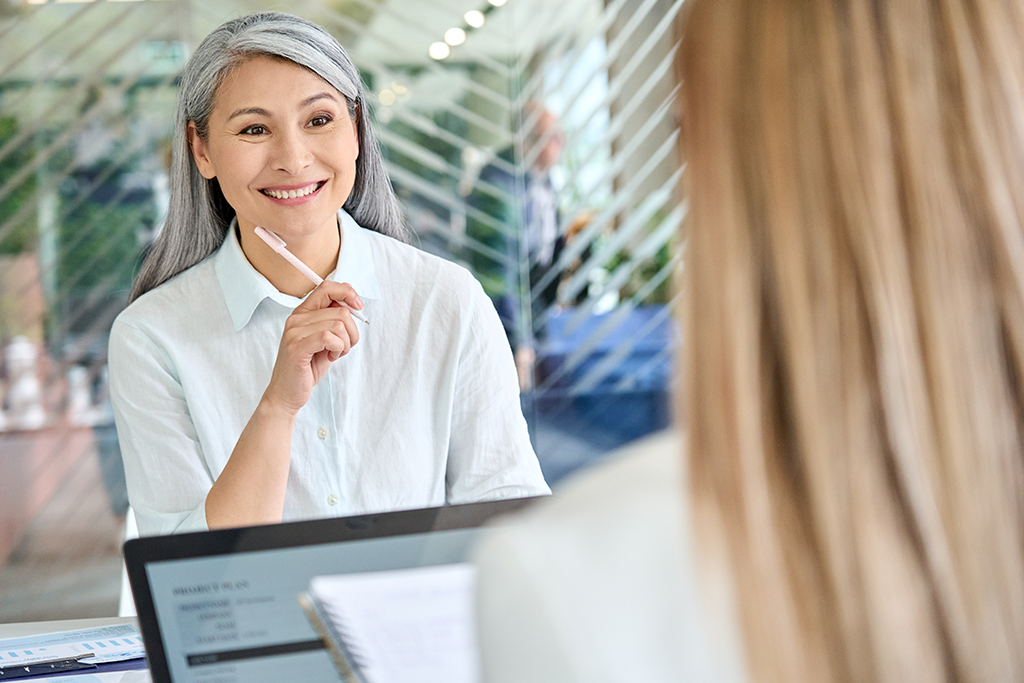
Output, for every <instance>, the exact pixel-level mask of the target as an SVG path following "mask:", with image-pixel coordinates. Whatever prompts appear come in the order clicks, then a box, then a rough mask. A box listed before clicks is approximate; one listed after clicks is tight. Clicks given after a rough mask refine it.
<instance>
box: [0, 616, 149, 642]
mask: <svg viewBox="0 0 1024 683" xmlns="http://www.w3.org/2000/svg"><path fill="white" fill-rule="evenodd" d="M119 624H136V625H138V622H137V621H136V619H135V617H99V618H97V619H66V620H60V621H29V622H25V623H21V624H0V638H20V637H22V636H34V635H38V634H41V633H53V632H55V631H76V630H78V629H82V628H96V627H98V626H117V625H119Z"/></svg>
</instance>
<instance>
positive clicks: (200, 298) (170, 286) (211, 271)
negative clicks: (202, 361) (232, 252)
mask: <svg viewBox="0 0 1024 683" xmlns="http://www.w3.org/2000/svg"><path fill="white" fill-rule="evenodd" d="M219 291H220V287H219V284H218V282H217V276H216V272H215V268H214V262H213V259H212V257H208V258H206V259H205V260H203V261H200V262H199V263H197V264H196V265H194V266H192V267H191V268H188V269H187V270H185V271H183V272H181V273H179V274H177V275H175V276H174V277H172V278H171V279H170V280H168V281H166V282H164V283H163V284H161V285H159V286H158V287H154V288H153V289H151V290H149V291H148V292H146V293H145V294H143V295H142V296H140V297H139V298H138V299H136V300H135V301H133V302H132V303H131V304H129V305H128V307H127V308H125V309H124V310H123V311H121V313H120V314H119V315H118V316H117V318H116V319H115V321H114V329H113V330H112V332H111V334H116V333H117V330H118V328H119V327H122V326H123V327H128V328H133V329H136V330H140V331H144V332H147V333H152V332H154V331H159V330H165V331H167V330H170V329H173V328H174V327H175V326H176V325H178V324H181V323H184V322H187V321H190V320H193V319H194V318H195V316H196V314H197V311H209V310H210V305H209V304H210V300H211V298H212V297H216V296H218V294H217V292H219Z"/></svg>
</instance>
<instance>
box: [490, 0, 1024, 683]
mask: <svg viewBox="0 0 1024 683" xmlns="http://www.w3.org/2000/svg"><path fill="white" fill-rule="evenodd" d="M687 6H688V9H687V10H686V13H685V14H686V17H685V20H684V22H683V48H682V50H681V51H680V52H679V57H678V76H679V79H680V82H681V96H680V103H681V107H680V109H681V119H682V125H683V138H682V153H683V156H684V157H685V160H686V162H687V164H688V166H687V173H686V181H685V192H686V194H687V196H688V198H689V202H690V214H689V220H688V228H689V236H688V246H687V265H686V269H685V275H684V283H683V286H684V293H685V297H684V301H685V303H684V312H683V319H684V321H685V333H686V341H685V343H684V349H683V352H682V363H681V367H680V386H681V387H682V395H681V397H680V400H679V401H678V404H679V417H680V420H679V423H680V426H681V429H680V430H679V435H680V436H678V437H677V436H673V435H664V436H661V437H658V438H656V439H654V440H653V441H648V442H646V443H644V444H641V445H638V446H636V447H635V448H634V449H633V450H632V451H631V452H629V453H626V454H623V455H622V457H619V458H615V459H613V460H612V461H610V462H609V463H608V464H607V465H603V466H602V467H601V469H598V470H591V471H589V472H587V473H585V474H583V475H582V476H581V477H579V478H578V479H576V480H575V481H574V482H573V483H572V484H570V485H568V486H567V487H565V488H563V489H562V491H561V493H560V495H558V496H556V497H555V498H553V499H552V500H550V501H547V502H546V503H545V504H542V505H540V506H537V507H536V508H534V509H533V510H532V511H530V512H528V513H527V514H525V515H524V516H522V517H521V518H519V519H517V520H516V521H515V522H513V523H510V524H508V525H506V526H504V527H503V528H500V529H498V530H496V531H494V532H493V533H492V535H490V536H489V537H488V538H487V539H486V540H485V542H484V543H483V544H482V547H480V548H479V553H478V563H479V569H480V573H479V617H480V626H481V643H482V657H483V669H484V678H485V680H488V681H523V680H529V681H562V682H564V681H574V680H588V681H627V680H629V681H636V680H643V681H669V680H672V681H678V680H716V681H721V680H744V679H745V680H754V681H759V682H766V681H778V682H782V681H786V682H787V683H791V682H793V681H815V682H822V681H893V682H896V681H906V680H915V681H1019V680H1022V679H1024V648H1022V647H1021V643H1022V642H1024V514H1022V505H1021V501H1022V500H1024V431H1022V427H1021V426H1022V425H1024V400H1022V395H1021V386H1022V385H1021V379H1022V377H1024V229H1022V221H1024V189H1022V188H1024V116H1022V112H1024V109H1022V106H1024V66H1022V65H1024V8H1022V7H1021V6H1020V5H1019V4H1017V3H978V2H971V1H970V0H948V1H946V2H932V1H929V0H904V1H903V2H899V3H880V4H879V3H870V2H864V1H863V0H843V1H840V0H836V1H835V2H827V3H807V2H796V1H794V0H690V2H688V3H687Z"/></svg>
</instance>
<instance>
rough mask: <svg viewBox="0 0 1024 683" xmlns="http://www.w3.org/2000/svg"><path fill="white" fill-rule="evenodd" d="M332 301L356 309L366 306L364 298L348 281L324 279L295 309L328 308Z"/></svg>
mask: <svg viewBox="0 0 1024 683" xmlns="http://www.w3.org/2000/svg"><path fill="white" fill-rule="evenodd" d="M332 302H338V303H341V304H345V305H346V306H349V307H351V308H354V309H356V310H360V309H362V308H363V307H364V304H363V300H362V299H360V298H359V294H357V293H356V290H355V289H354V288H353V287H352V285H350V284H348V283H347V282H331V281H330V280H324V281H323V282H322V283H320V285H319V286H318V287H317V288H316V289H314V290H313V291H312V292H310V293H309V296H307V297H306V300H305V301H303V302H302V303H301V304H299V306H298V307H297V308H296V309H295V310H299V309H302V310H309V311H312V310H317V309H320V308H328V307H329V306H331V304H332Z"/></svg>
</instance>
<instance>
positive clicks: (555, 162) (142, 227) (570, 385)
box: [0, 0, 685, 622]
mask: <svg viewBox="0 0 1024 683" xmlns="http://www.w3.org/2000/svg"><path fill="white" fill-rule="evenodd" d="M681 4H682V0H677V1H675V2H673V1H671V0H562V1H561V2H546V1H544V0H490V1H489V0H435V1H431V2H424V1H421V0H315V1H314V0H305V1H301V2H294V3H291V4H290V5H289V11H292V12H294V13H296V14H300V15H302V16H305V17H306V18H308V19H311V20H313V21H315V22H317V23H319V24H321V25H323V26H324V27H325V28H327V29H328V30H330V31H331V32H332V33H334V34H335V35H336V36H337V37H338V39H339V40H340V41H341V42H342V44H343V45H345V46H346V48H347V49H348V50H349V52H350V54H351V56H352V58H353V61H355V63H356V64H357V66H358V67H359V68H360V70H361V72H362V75H363V78H364V82H365V85H366V87H367V92H368V96H369V100H370V102H371V107H372V116H374V117H375V120H376V124H377V127H378V132H379V138H380V142H381V144H382V147H383V148H384V153H385V157H386V159H387V164H388V170H389V173H390V175H391V178H392V181H393V184H394V186H395V189H396V191H397V193H398V195H399V197H400V199H401V200H402V203H403V208H404V210H405V212H406V217H407V220H408V223H409V225H410V226H411V227H412V230H413V234H414V243H415V244H416V245H417V246H419V247H420V248H422V249H425V250H427V251H430V252H433V253H436V254H439V255H442V256H444V257H445V258H449V259H451V260H454V261H456V262H458V263H461V264H463V265H465V266H466V267H467V268H469V269H470V270H471V271H472V272H473V273H474V274H475V275H476V276H477V278H478V279H479V280H480V282H481V283H482V285H483V286H484V289H485V291H486V292H487V293H488V295H490V296H491V297H492V299H493V301H494V302H495V306H496V307H497V308H498V310H499V313H500V314H501V315H502V317H503V321H504V323H505V325H506V330H507V332H508V335H509V341H510V344H511V345H512V346H513V348H514V350H515V353H516V358H517V364H518V368H519V370H520V383H521V387H522V402H523V409H524V414H525V415H526V417H527V420H528V423H529V426H530V430H531V437H532V439H533V443H534V447H535V449H536V451H537V454H538V457H539V458H540V461H541V465H542V468H543V469H544V472H545V475H546V476H547V477H548V479H549V482H551V483H552V484H553V486H554V487H555V488H556V489H557V487H558V485H559V482H561V481H562V479H563V478H564V477H565V476H566V475H568V474H569V473H571V472H572V471H574V470H576V469H579V468H581V467H585V466H586V465H588V464H590V463H591V462H593V461H594V460H596V459H598V458H600V457H602V456H603V455H604V454H605V453H607V452H608V451H609V450H611V449H613V448H615V447H616V446H618V445H620V444H622V443H625V442H627V441H629V440H632V439H634V438H637V437H640V436H643V435H644V434H647V433H649V432H652V431H655V430H658V429H661V428H664V427H665V426H666V425H667V424H668V422H669V419H670V415H669V413H670V408H669V403H668V397H667V391H668V387H669V385H670V374H671V365H672V352H673V347H674V346H675V344H676V343H677V342H678V337H679V332H678V330H677V329H676V326H675V323H674V322H673V317H672V315H671V309H672V306H673V294H672V289H671V287H670V280H671V276H672V275H673V273H674V272H676V271H677V270H678V269H679V268H680V263H681V255H682V243H681V242H680V240H679V239H678V237H677V236H678V235H679V227H680V225H681V223H682V220H683V217H684V214H685V206H683V205H682V204H681V203H680V202H679V199H678V197H677V193H676V192H675V187H676V185H677V183H678V182H679V177H680V174H681V173H682V170H681V168H680V167H679V163H678V161H677V159H676V154H675V145H676V136H677V130H676V124H675V117H674V114H673V110H672V106H671V105H672V99H673V96H674V84H673V81H674V77H673V66H672V62H673V57H674V53H675V33H674V29H673V26H674V20H675V17H676V15H677V14H678V12H679V10H680V6H681ZM279 7H280V5H275V4H273V3H266V4H263V3H260V2H256V1H252V2H242V1H237V2H203V3H199V2H190V1H187V0H136V1H132V0H119V1H115V0H95V1H91V2H73V1H68V0H60V1H54V0H27V1H26V0H0V361H2V362H0V566H2V567H3V568H2V569H0V622H9V621H23V620H37V619H49V618H71V617H78V616H104V615H109V614H113V613H115V612H116V609H117V601H118V597H119V591H120V580H121V574H120V559H119V546H120V542H121V539H122V536H123V533H124V531H123V525H124V513H125V510H126V509H127V497H126V493H125V488H124V478H123V470H122V468H121V463H120V456H119V451H118V447H117V435H116V433H115V430H114V428H113V422H112V417H111V412H110V406H109V401H108V399H107V396H106V346H107V337H108V333H109V329H110V325H111V323H112V321H113V319H114V317H115V316H116V315H117V314H118V313H119V312H120V311H121V310H122V309H123V308H124V306H125V304H126V300H127V293H128V288H129V286H130V283H131V280H132V277H133V275H134V273H135V272H136V270H137V268H138V264H139V262H140V259H141V258H142V257H143V255H144V254H145V251H146V249H147V247H148V245H149V244H150V243H151V242H152V240H153V239H154V237H155V236H156V235H157V234H158V232H159V230H160V227H161V225H162V222H163V217H164V215H165V214H166V210H167V202H168V178H167V167H168V163H169V154H170V137H171V128H172V117H173V107H174V99H175V95H176V86H177V82H176V78H177V74H178V71H179V69H180V68H181V66H182V64H183V63H184V60H185V59H186V58H187V57H188V55H189V54H190V51H191V50H192V49H193V48H194V47H195V45H196V44H197V41H198V40H201V39H202V37H203V36H205V35H206V34H207V33H208V32H209V31H210V30H211V29H212V28H214V27H215V26H217V25H218V24H219V23H221V22H222V21H223V20H225V19H227V18H230V17H233V16H238V15H240V14H243V13H246V12H250V11H257V10H262V9H276V8H279Z"/></svg>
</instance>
